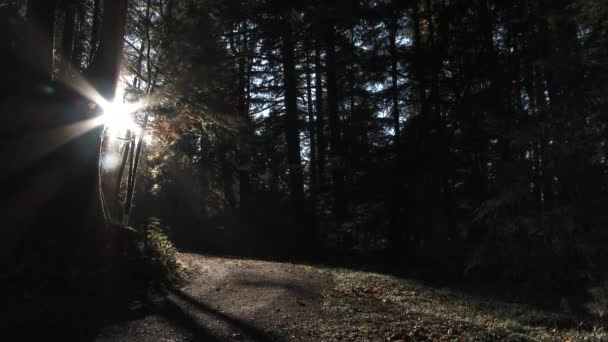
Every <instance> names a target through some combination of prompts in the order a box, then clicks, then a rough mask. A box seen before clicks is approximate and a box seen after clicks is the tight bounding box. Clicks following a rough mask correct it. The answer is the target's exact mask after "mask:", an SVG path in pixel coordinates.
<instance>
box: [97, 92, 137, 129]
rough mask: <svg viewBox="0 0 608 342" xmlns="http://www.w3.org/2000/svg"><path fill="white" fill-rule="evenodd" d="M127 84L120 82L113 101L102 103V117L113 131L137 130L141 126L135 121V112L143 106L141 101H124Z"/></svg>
mask: <svg viewBox="0 0 608 342" xmlns="http://www.w3.org/2000/svg"><path fill="white" fill-rule="evenodd" d="M124 93H125V84H124V83H123V82H119V83H118V86H117V88H116V94H115V96H114V101H113V102H106V103H103V104H102V105H101V107H102V109H103V114H102V119H103V122H104V124H105V125H106V127H107V128H108V130H109V131H110V132H112V133H118V132H126V131H127V130H131V131H137V129H138V128H139V126H138V125H137V124H136V123H135V122H134V121H133V114H135V112H137V111H138V110H140V109H141V108H142V103H141V102H124Z"/></svg>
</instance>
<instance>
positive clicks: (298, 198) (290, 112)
mask: <svg viewBox="0 0 608 342" xmlns="http://www.w3.org/2000/svg"><path fill="white" fill-rule="evenodd" d="M283 77H284V80H283V82H284V83H283V84H284V87H285V119H286V126H287V129H286V136H287V164H288V167H289V190H290V193H291V200H292V204H293V206H294V208H293V209H294V210H296V212H299V211H301V210H302V204H303V202H304V189H303V182H302V162H301V157H300V130H299V127H298V126H299V125H298V121H299V120H298V103H297V101H298V100H297V96H298V94H297V76H296V68H295V61H294V46H293V37H292V32H291V29H290V28H289V27H288V25H285V32H284V33H283Z"/></svg>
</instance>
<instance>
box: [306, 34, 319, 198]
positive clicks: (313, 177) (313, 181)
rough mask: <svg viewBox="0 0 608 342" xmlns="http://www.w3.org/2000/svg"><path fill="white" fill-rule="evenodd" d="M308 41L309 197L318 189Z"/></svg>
mask: <svg viewBox="0 0 608 342" xmlns="http://www.w3.org/2000/svg"><path fill="white" fill-rule="evenodd" d="M309 46H310V41H308V42H307V49H306V103H307V105H308V136H309V139H310V146H309V149H310V193H311V197H313V198H314V197H316V195H317V191H318V185H317V177H318V173H317V143H316V142H317V139H316V127H315V124H316V122H315V116H314V111H313V103H312V75H311V74H312V67H311V62H310V56H311V54H310V53H311V51H310V49H309V48H308V47H309Z"/></svg>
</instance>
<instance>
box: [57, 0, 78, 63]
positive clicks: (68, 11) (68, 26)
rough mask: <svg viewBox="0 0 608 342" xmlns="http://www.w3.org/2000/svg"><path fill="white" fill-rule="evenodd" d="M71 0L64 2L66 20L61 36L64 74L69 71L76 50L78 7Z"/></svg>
mask: <svg viewBox="0 0 608 342" xmlns="http://www.w3.org/2000/svg"><path fill="white" fill-rule="evenodd" d="M75 7H76V6H75V4H74V3H72V2H71V1H66V2H65V3H64V12H65V20H64V22H63V37H62V38H61V56H60V57H61V70H60V71H59V72H60V73H62V74H67V73H68V72H69V69H70V66H71V62H72V55H73V52H74V37H75V30H76V8H75Z"/></svg>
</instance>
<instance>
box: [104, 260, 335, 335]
mask: <svg viewBox="0 0 608 342" xmlns="http://www.w3.org/2000/svg"><path fill="white" fill-rule="evenodd" d="M181 259H182V260H183V261H184V262H185V263H186V264H187V265H188V266H189V268H190V270H191V271H192V278H191V281H190V282H189V284H188V285H187V286H185V287H184V288H182V289H181V291H175V292H172V293H171V294H170V295H169V296H168V297H167V298H164V299H158V300H154V301H151V302H149V303H141V304H139V305H137V304H136V305H134V307H133V308H132V310H133V311H134V312H137V311H138V310H139V311H141V312H142V313H141V314H139V315H135V318H133V319H132V320H130V321H127V322H123V323H120V324H115V325H113V326H109V327H107V328H104V329H103V330H102V331H101V332H100V333H99V334H98V336H97V338H96V339H95V340H96V341H100V342H101V341H280V340H290V339H293V338H295V339H298V340H299V339H306V337H305V335H306V334H307V331H308V330H309V329H307V327H308V328H309V327H310V326H314V324H315V322H318V320H319V319H322V311H321V303H322V301H323V292H324V291H325V290H326V289H327V288H328V287H329V285H330V279H329V277H328V276H327V275H323V274H321V273H318V272H306V271H305V270H304V269H303V268H302V267H299V266H296V265H293V264H289V263H277V262H267V261H255V260H243V259H228V258H219V257H209V256H204V255H197V254H182V255H181Z"/></svg>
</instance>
